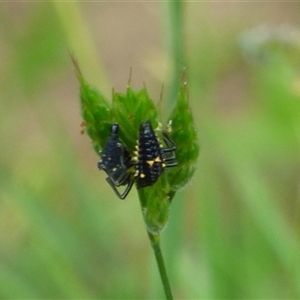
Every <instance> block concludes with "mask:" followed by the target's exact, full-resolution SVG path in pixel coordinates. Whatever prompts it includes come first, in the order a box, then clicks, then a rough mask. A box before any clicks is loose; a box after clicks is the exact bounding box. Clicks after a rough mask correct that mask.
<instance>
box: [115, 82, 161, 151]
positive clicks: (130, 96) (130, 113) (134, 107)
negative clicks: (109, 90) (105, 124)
mask: <svg viewBox="0 0 300 300" xmlns="http://www.w3.org/2000/svg"><path fill="white" fill-rule="evenodd" d="M113 115H114V120H115V121H116V122H118V123H119V124H120V128H121V130H120V137H121V140H122V141H123V142H124V144H125V145H126V146H127V147H128V149H130V150H131V151H133V149H134V146H135V144H136V140H137V134H138V131H139V127H140V124H141V123H142V121H145V120H150V121H151V123H152V125H153V126H154V127H155V126H157V120H156V119H157V111H156V107H155V105H154V103H153V101H152V100H151V99H150V97H149V96H148V93H147V90H146V88H145V87H144V88H143V89H141V90H140V91H138V92H135V91H133V89H132V88H131V87H130V86H128V87H127V91H126V94H125V95H124V94H121V93H114V95H113Z"/></svg>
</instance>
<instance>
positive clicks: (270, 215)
mask: <svg viewBox="0 0 300 300" xmlns="http://www.w3.org/2000/svg"><path fill="white" fill-rule="evenodd" d="M182 13H183V26H184V27H183V36H184V44H185V49H184V50H185V55H186V68H187V76H188V84H189V94H190V105H191V107H192V109H193V112H194V117H195V123H196V127H197V131H198V137H199V140H200V143H201V153H200V158H199V161H198V168H197V172H196V173H195V176H194V178H193V179H192V181H191V182H190V184H189V185H188V187H186V188H185V189H184V190H182V191H180V192H179V193H178V194H177V196H176V197H175V199H174V200H173V203H172V206H171V212H170V220H169V223H168V225H167V227H166V229H165V230H164V232H163V234H162V251H163V253H164V256H165V259H166V267H167V269H168V273H169V277H170V282H171V286H172V289H173V293H174V297H175V298H176V299H200V298H211V299H216V298H219V299H220V298H227V299H241V298H248V299H249V298H270V299H271V298H277V299H279V298H280V299H284V298H285V299H287V298H299V297H300V238H299V235H300V214H299V200H300V186H299V177H300V68H299V67H300V30H299V16H300V4H298V3H297V2H294V3H292V2H290V3H287V2H281V3H280V2H277V3H276V2H273V3H271V2H264V3H263V2H261V3H260V2H253V3H251V2H247V3H245V2H240V3H239V2H230V3H229V2H212V1H211V2H209V1H208V2H201V3H200V2H199V3H196V2H186V3H184V5H183V11H182ZM170 18H171V17H170V6H169V4H168V3H159V2H138V1H136V2H134V1H133V2H125V1H124V2H122V1H120V2H116V3H113V2H98V3H97V2H90V3H88V2H82V3H66V2H65V3H59V2H56V3H50V2H40V3H37V2H19V3H13V2H6V3H1V4H0V45H1V47H0V132H1V155H0V176H1V177H0V179H1V180H0V243H1V244H0V298H2V299H3V298H36V299H37V298H61V299H62V298H65V299H75V298H98V299H105V298H106V299H159V298H163V297H164V294H163V289H162V286H161V282H160V278H159V274H158V270H157V266H156V264H155V260H154V256H153V253H152V251H151V248H150V243H149V241H148V237H147V234H146V230H145V227H144V224H143V220H142V214H141V212H140V206H139V202H138V198H137V193H136V191H135V190H133V191H132V192H131V194H130V196H128V197H127V199H126V200H125V201H119V199H118V198H117V197H116V196H115V195H114V193H113V191H112V190H111V188H110V187H109V185H108V184H107V183H106V181H105V174H104V172H99V171H98V169H97V161H98V156H97V154H96V153H95V152H94V151H93V150H92V147H91V143H90V140H89V137H88V136H87V135H86V134H81V133H80V132H81V130H82V128H81V127H80V124H81V122H82V119H81V117H80V110H79V101H78V83H77V80H76V77H75V75H74V70H73V66H72V64H71V60H70V56H69V52H71V53H73V54H74V55H75V57H76V58H77V60H78V61H79V64H80V66H81V68H82V71H83V74H84V75H85V77H86V79H87V80H88V81H89V82H90V83H91V84H93V85H95V86H96V87H97V88H99V89H100V90H101V91H102V92H103V93H104V94H105V95H107V97H110V94H111V89H112V87H114V88H115V90H116V91H120V92H124V91H125V88H126V84H127V82H128V77H129V69H130V67H132V70H133V75H132V81H131V83H132V86H133V87H136V89H140V88H141V87H142V86H143V84H144V82H145V83H146V85H147V88H148V91H149V93H150V95H151V96H152V98H153V99H154V100H155V101H157V100H158V99H159V95H160V90H161V85H162V83H164V84H165V89H164V90H165V93H164V94H165V96H164V98H165V99H167V98H168V95H170V78H171V77H172V74H173V73H172V72H173V71H174V68H173V63H172V59H171V56H170V53H171V52H172V49H171V46H170V45H171V44H170V33H171V31H172V28H171V27H172V25H170V24H171V22H170ZM165 108H166V110H167V111H169V109H170V107H167V105H165Z"/></svg>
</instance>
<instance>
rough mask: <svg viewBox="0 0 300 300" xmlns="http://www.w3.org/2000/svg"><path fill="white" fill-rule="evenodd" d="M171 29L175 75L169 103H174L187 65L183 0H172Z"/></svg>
mask: <svg viewBox="0 0 300 300" xmlns="http://www.w3.org/2000/svg"><path fill="white" fill-rule="evenodd" d="M168 4H169V10H170V29H171V45H170V46H171V53H172V61H173V76H172V79H171V93H170V99H169V104H173V103H174V102H175V101H176V99H177V95H178V91H179V88H178V87H179V85H178V82H179V76H180V73H181V71H182V69H183V68H184V67H185V56H184V40H183V2H182V1H181V0H177V1H174V0H173V1H170V2H169V3H168Z"/></svg>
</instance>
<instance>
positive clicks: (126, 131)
mask: <svg viewBox="0 0 300 300" xmlns="http://www.w3.org/2000/svg"><path fill="white" fill-rule="evenodd" d="M71 57H72V56H71ZM72 61H73V64H74V66H75V70H76V75H77V78H78V80H79V84H80V103H81V113H82V117H83V119H84V123H85V128H86V132H87V133H88V135H89V136H90V138H91V139H92V144H93V148H94V150H95V151H96V152H97V153H98V154H99V152H101V151H102V150H103V147H104V145H105V143H106V141H107V139H108V136H109V134H110V127H111V124H112V123H117V124H119V127H120V139H121V142H122V143H123V144H124V145H125V147H126V148H127V149H128V150H129V152H130V154H131V155H132V156H134V155H133V154H134V151H135V145H136V139H137V135H138V130H139V126H140V124H141V123H142V122H143V121H144V120H149V121H150V122H151V123H152V124H153V125H154V126H155V127H157V128H158V130H157V134H158V135H159V134H160V133H161V128H160V127H161V126H162V125H161V120H160V115H161V112H160V111H159V110H158V108H157V107H156V106H155V104H154V102H153V101H152V99H151V98H150V97H149V95H148V92H147V89H146V87H143V88H142V89H141V90H140V91H137V92H135V91H134V90H133V89H132V87H131V85H130V80H129V84H128V86H127V90H126V93H125V94H122V93H116V92H113V96H112V106H111V105H109V102H108V101H107V100H106V99H105V98H104V97H103V96H102V95H101V93H99V92H98V91H97V90H96V89H95V88H93V87H91V86H90V85H89V84H88V83H87V82H86V80H85V79H84V77H83V75H82V73H81V71H80V68H79V65H78V63H77V61H76V60H75V59H74V57H72ZM163 127H165V128H166V130H167V131H168V132H169V135H170V137H171V138H172V139H173V140H174V142H175V144H176V159H177V161H178V166H176V167H175V168H174V169H173V170H170V171H166V172H163V173H162V174H161V175H160V177H159V178H158V180H157V182H156V183H155V184H154V185H151V186H149V187H145V188H142V189H139V190H138V195H139V199H140V204H141V208H142V213H143V217H144V221H145V224H146V228H147V232H148V235H149V239H150V241H151V245H152V248H153V250H154V253H155V257H156V260H157V264H158V267H159V271H160V275H161V278H162V282H163V285H164V289H165V293H166V297H167V299H172V294H171V289H170V286H169V282H168V277H167V273H166V270H165V267H164V261H163V257H162V253H161V250H160V245H159V241H160V234H161V231H162V229H163V228H164V227H165V225H166V223H167V220H168V216H169V206H170V204H171V201H172V199H173V197H174V195H175V193H176V192H177V191H178V190H179V189H180V188H182V187H183V186H184V185H185V184H186V183H187V182H188V181H189V180H190V178H191V177H192V175H193V173H194V169H195V163H196V160H197V157H198V153H199V147H198V143H197V137H196V132H195V128H194V125H193V118H192V113H191V110H190V108H189V105H188V97H187V83H186V78H185V72H183V73H182V77H181V84H180V92H179V96H178V99H177V101H176V103H175V107H174V108H173V110H172V112H171V114H170V116H169V117H168V122H167V125H166V126H163Z"/></svg>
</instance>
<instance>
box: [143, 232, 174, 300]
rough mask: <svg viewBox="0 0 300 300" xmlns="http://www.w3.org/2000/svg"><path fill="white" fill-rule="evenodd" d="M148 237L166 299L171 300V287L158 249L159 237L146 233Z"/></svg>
mask: <svg viewBox="0 0 300 300" xmlns="http://www.w3.org/2000/svg"><path fill="white" fill-rule="evenodd" d="M148 236H149V239H150V241H151V246H152V249H153V251H154V254H155V258H156V262H157V266H158V269H159V273H160V277H161V281H162V284H163V287H164V291H165V295H166V299H167V300H173V296H172V291H171V286H170V283H169V279H168V275H167V270H166V267H165V263H164V259H163V256H162V252H161V249H160V243H159V237H158V236H156V235H153V234H152V233H150V232H149V231H148Z"/></svg>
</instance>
